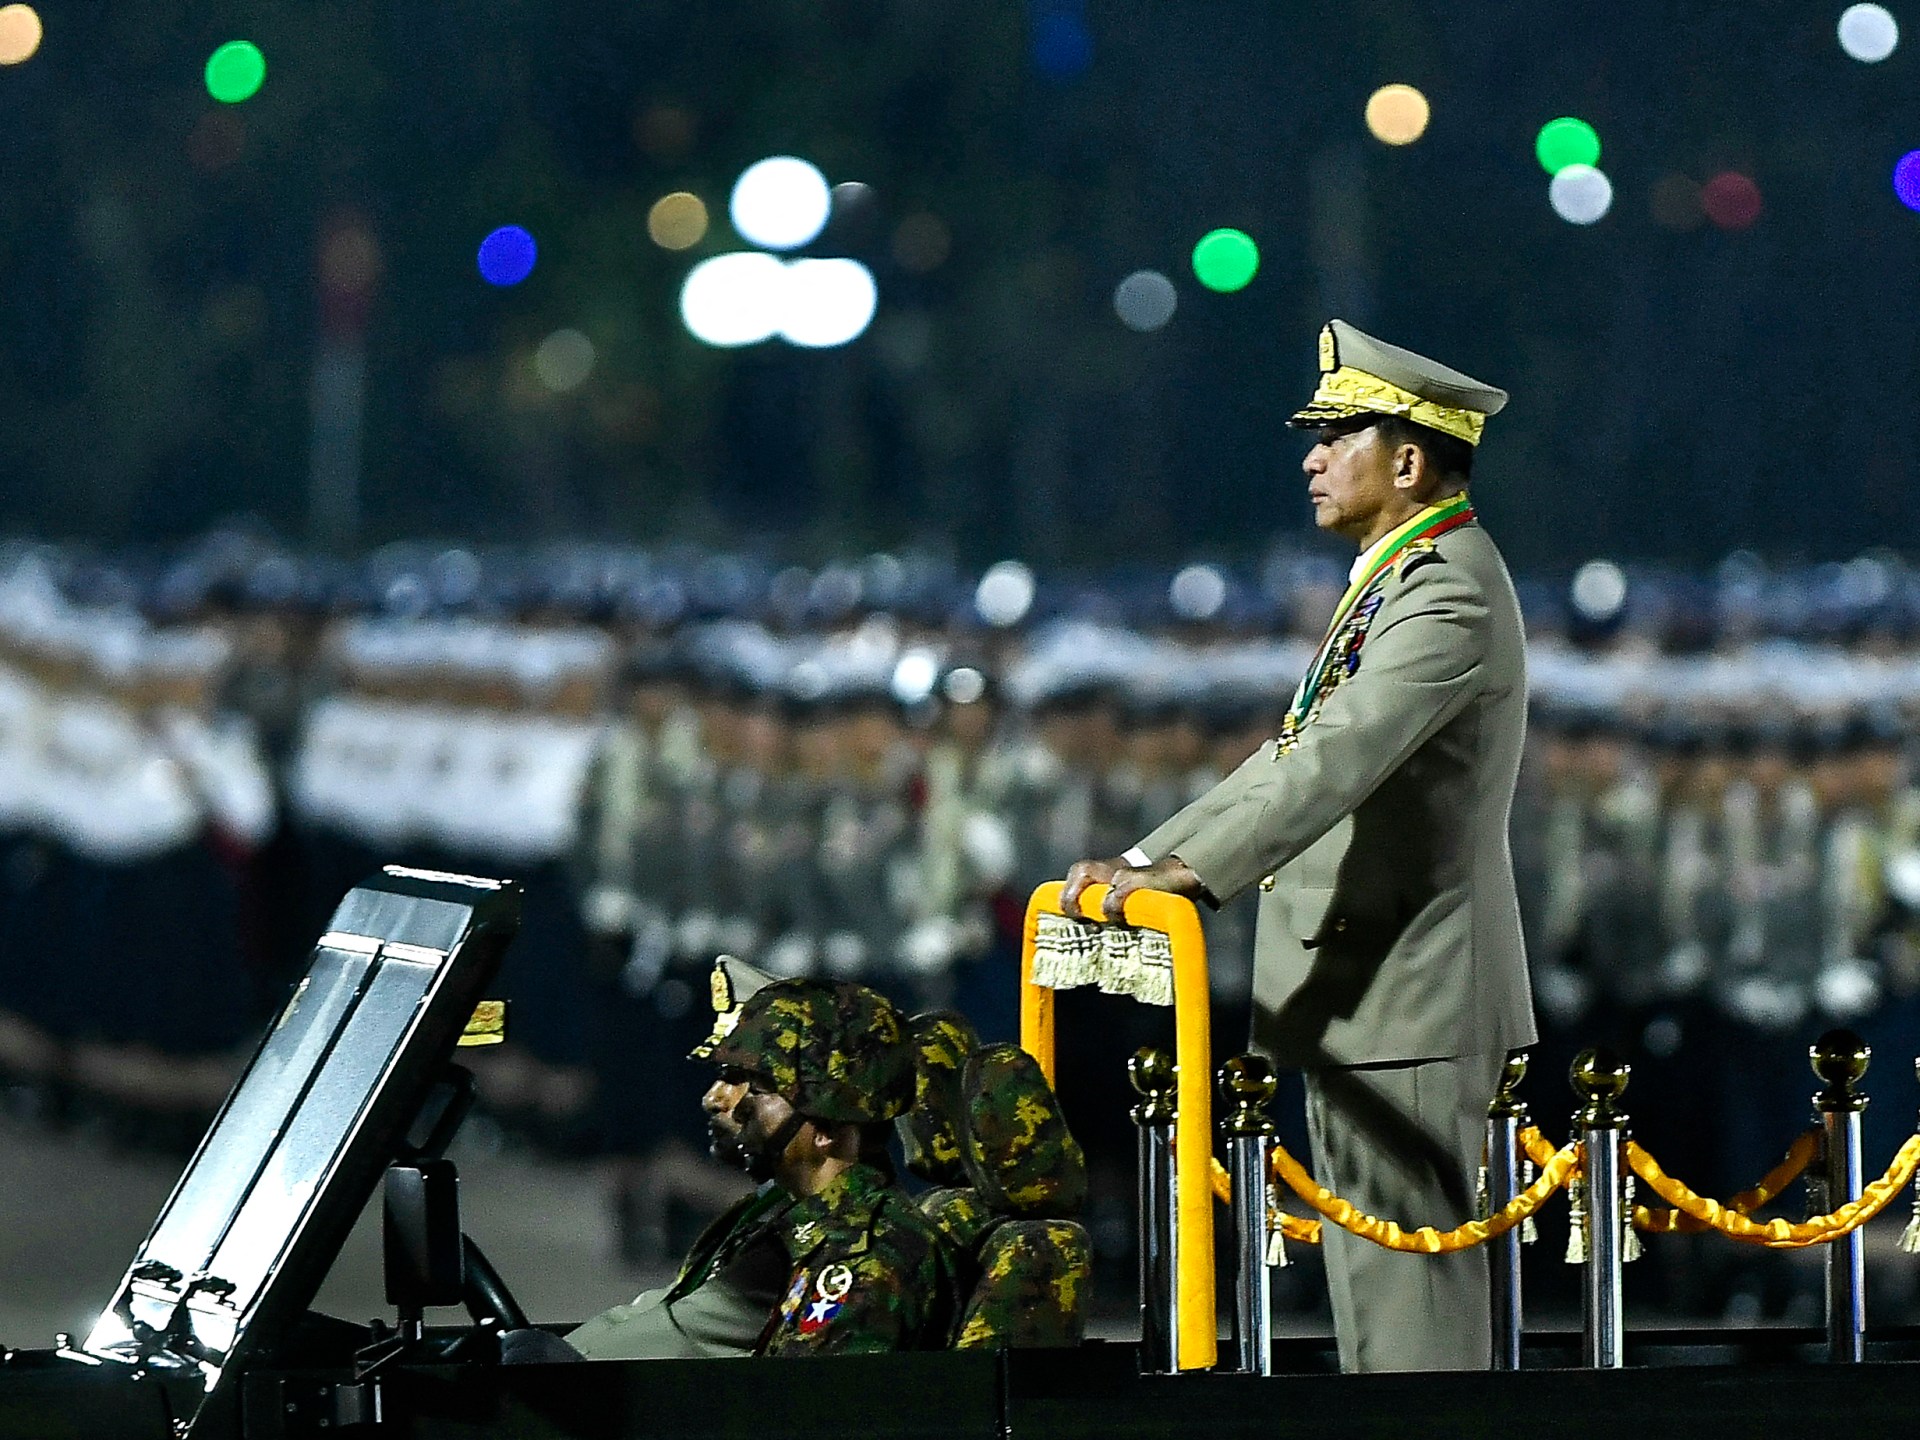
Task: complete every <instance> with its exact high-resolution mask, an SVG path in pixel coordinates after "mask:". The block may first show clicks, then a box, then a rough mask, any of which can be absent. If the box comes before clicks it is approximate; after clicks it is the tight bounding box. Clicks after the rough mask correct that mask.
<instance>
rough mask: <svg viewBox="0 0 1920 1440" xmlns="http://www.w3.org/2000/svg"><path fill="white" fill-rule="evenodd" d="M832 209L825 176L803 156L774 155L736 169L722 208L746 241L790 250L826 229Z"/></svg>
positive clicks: (831, 197)
mask: <svg viewBox="0 0 1920 1440" xmlns="http://www.w3.org/2000/svg"><path fill="white" fill-rule="evenodd" d="M832 209H833V192H832V191H831V190H830V189H828V188H827V177H826V176H824V175H822V174H821V173H820V172H819V170H818V169H816V168H815V167H814V166H812V165H809V164H808V163H807V162H806V161H805V160H801V159H799V158H797V157H795V156H792V155H775V156H772V157H771V158H769V159H766V160H761V161H759V162H758V163H756V164H753V165H749V166H748V167H747V168H746V169H745V170H743V171H742V172H741V174H740V178H739V179H738V180H736V181H734V182H733V199H732V200H731V202H729V204H728V207H727V213H728V214H729V215H731V216H732V217H733V228H734V229H735V230H737V231H739V232H740V237H741V238H742V239H743V240H746V241H747V242H748V243H750V244H753V245H764V246H766V247H767V249H769V250H792V249H795V248H797V247H799V246H801V245H804V244H806V243H807V242H808V241H809V240H811V239H813V237H814V236H816V235H818V234H819V233H820V232H821V231H822V230H823V229H825V228H826V224H827V216H828V214H829V213H830V212H831V211H832Z"/></svg>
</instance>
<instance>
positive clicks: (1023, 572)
mask: <svg viewBox="0 0 1920 1440" xmlns="http://www.w3.org/2000/svg"><path fill="white" fill-rule="evenodd" d="M973 608H974V609H976V610H978V611H979V612H980V618H981V619H982V620H984V621H986V622H987V623H988V624H989V625H993V626H997V627H999V628H1001V629H1005V628H1006V627H1007V626H1009V625H1018V624H1019V623H1020V622H1021V621H1022V620H1023V619H1025V618H1026V614H1027V611H1029V610H1031V609H1032V608H1033V571H1031V570H1029V569H1028V568H1027V567H1026V566H1025V565H1022V564H1021V563H1020V562H1019V561H1018V560H1002V561H1001V562H1000V563H999V564H997V565H994V566H991V567H990V568H989V569H988V570H987V573H986V574H984V575H982V576H981V577H980V585H979V588H978V589H976V590H975V591H974V592H973Z"/></svg>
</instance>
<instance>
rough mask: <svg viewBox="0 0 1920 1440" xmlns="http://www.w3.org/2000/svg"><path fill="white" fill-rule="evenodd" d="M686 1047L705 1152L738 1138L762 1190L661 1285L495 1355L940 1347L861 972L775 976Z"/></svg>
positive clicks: (901, 1064) (943, 1294)
mask: <svg viewBox="0 0 1920 1440" xmlns="http://www.w3.org/2000/svg"><path fill="white" fill-rule="evenodd" d="M745 968H746V967H737V966H736V967H735V970H736V972H738V971H744V970H745ZM716 1008H718V1007H717V1006H716ZM728 1028H729V1027H727V1026H726V1024H725V1022H724V1021H722V1022H720V1023H719V1024H717V1025H716V1031H719V1030H722V1029H728ZM694 1053H695V1058H705V1059H708V1060H711V1061H712V1062H713V1063H714V1064H716V1065H718V1066H720V1067H721V1072H720V1077H719V1079H718V1080H716V1081H715V1082H714V1084H713V1086H712V1087H711V1088H710V1089H709V1090H708V1091H707V1094H706V1097H705V1098H704V1100H703V1101H702V1104H703V1106H704V1108H705V1109H706V1111H707V1115H708V1124H709V1128H710V1130H711V1132H712V1134H713V1137H714V1148H715V1153H716V1154H722V1155H724V1154H726V1153H727V1152H729V1151H731V1152H733V1153H736V1154H737V1155H738V1156H739V1157H740V1158H741V1160H742V1162H743V1163H744V1164H745V1166H746V1168H747V1170H748V1173H749V1174H752V1175H754V1176H755V1177H756V1178H757V1179H760V1180H762V1181H763V1182H764V1183H763V1184H762V1186H761V1188H760V1190H758V1191H757V1192H755V1194H754V1195H753V1196H751V1197H749V1198H748V1199H747V1200H745V1201H743V1202H742V1203H741V1204H740V1205H738V1206H736V1207H735V1208H734V1210H732V1211H730V1212H728V1214H726V1215H724V1216H722V1217H721V1219H720V1220H719V1221H717V1222H716V1223H715V1224H714V1225H713V1226H711V1227H709V1229H708V1231H707V1233H706V1234H705V1235H704V1236H702V1238H701V1240H700V1242H699V1243H697V1244H696V1245H695V1247H694V1250H693V1253H692V1254H691V1255H690V1256H689V1258H688V1262H687V1264H686V1265H685V1266H684V1267H683V1268H682V1270H681V1273H680V1276H679V1278H678V1279H677V1280H675V1282H674V1283H673V1284H672V1285H671V1286H668V1287H667V1288H666V1289H664V1290H660V1291H649V1292H648V1293H646V1294H643V1295H641V1296H640V1297H639V1298H638V1299H637V1300H635V1301H634V1302H633V1303H632V1304H631V1305H621V1306H616V1307H615V1308H614V1309H612V1310H609V1311H607V1312H605V1313H604V1314H602V1315H599V1316H596V1317H595V1318H594V1319H592V1320H589V1321H587V1322H586V1323H585V1324H583V1325H581V1326H580V1327H579V1328H578V1329H577V1330H575V1331H574V1332H573V1333H572V1334H571V1335H570V1336H569V1337H568V1340H567V1342H553V1341H552V1337H547V1338H546V1340H544V1341H527V1342H524V1343H515V1342H519V1341H520V1337H523V1336H526V1335H527V1334H528V1332H524V1331H522V1332H515V1334H514V1336H512V1337H509V1341H508V1342H507V1343H506V1344H504V1345H503V1350H504V1351H505V1353H506V1356H507V1358H508V1359H554V1358H567V1356H568V1354H569V1353H571V1354H577V1355H580V1356H584V1357H586V1358H588V1359H654V1358H666V1357H674V1358H691V1357H699V1356H723V1355H749V1354H763V1355H790V1354H827V1353H853V1352H859V1351H875V1350H911V1349H938V1348H940V1347H942V1346H943V1345H944V1344H945V1343H946V1338H947V1335H948V1333H949V1331H950V1329H951V1327H952V1316H953V1303H954V1302H953V1279H952V1274H951V1268H950V1264H951V1262H950V1261H949V1259H948V1257H947V1254H946V1251H945V1249H944V1247H943V1246H942V1244H941V1242H940V1240H939V1238H938V1237H937V1236H936V1235H935V1233H934V1232H933V1230H932V1228H931V1227H930V1226H929V1225H928V1223H927V1222H926V1221H925V1220H924V1219H923V1218H922V1217H921V1215H920V1213H919V1212H918V1211H917V1210H916V1209H915V1208H914V1206H913V1202H912V1201H911V1200H910V1199H909V1198H908V1197H907V1195H906V1193H905V1192H904V1191H902V1190H901V1189H899V1187H898V1186H897V1185H896V1184H895V1183H894V1182H893V1178H892V1175H891V1173H890V1169H889V1167H888V1166H887V1164H886V1160H885V1150H884V1143H883V1138H882V1137H883V1136H884V1130H883V1128H882V1127H884V1126H885V1124H886V1122H887V1121H889V1120H891V1119H893V1118H894V1117H895V1116H897V1115H899V1114H900V1113H901V1112H902V1111H903V1110H905V1109H906V1107H907V1105H908V1104H909V1103H910V1102H911V1100H912V1093H913V1092H912V1064H913V1057H912V1052H911V1050H910V1049H909V1048H908V1046H907V1043H906V1037H905V1030H904V1027H903V1024H902V1022H901V1019H900V1016H899V1014H898V1012H897V1011H895V1010H894V1008H893V1006H892V1005H891V1004H890V1003H888V1001H887V1000H886V999H884V998H883V997H882V996H880V995H878V994H876V993H875V992H874V991H872V990H869V989H867V988H866V987H864V986H860V985H853V984H849V983H844V982H827V981H814V980H782V981H776V982H773V983H771V984H766V985H764V986H763V987H762V988H759V989H757V990H755V991H754V993H753V994H751V995H750V996H749V997H747V998H746V999H745V1000H744V1001H743V1002H742V1003H741V1004H740V1006H739V1007H738V1013H737V1017H736V1019H735V1022H734V1023H733V1024H732V1026H731V1027H730V1031H729V1033H726V1034H724V1035H721V1036H720V1037H719V1038H718V1040H717V1041H710V1042H709V1044H703V1045H702V1046H700V1047H698V1048H697V1049H696V1050H695V1052H694ZM560 1344H565V1346H566V1350H565V1351H562V1350H560V1349H559V1348H558V1347H559V1345H560Z"/></svg>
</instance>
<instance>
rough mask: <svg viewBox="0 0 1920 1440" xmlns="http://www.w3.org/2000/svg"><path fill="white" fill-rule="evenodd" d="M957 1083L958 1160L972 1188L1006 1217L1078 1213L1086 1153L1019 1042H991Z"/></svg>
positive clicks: (1083, 1196) (975, 1055)
mask: <svg viewBox="0 0 1920 1440" xmlns="http://www.w3.org/2000/svg"><path fill="white" fill-rule="evenodd" d="M962 1085H963V1091H962V1093H963V1103H964V1105H965V1111H964V1114H965V1117H966V1118H965V1139H964V1142H963V1145H962V1160H963V1163H964V1164H965V1165H966V1169H967V1175H968V1178H969V1179H971V1180H972V1181H973V1184H974V1186H975V1188H976V1189H978V1190H979V1191H980V1193H981V1194H982V1195H984V1196H985V1197H986V1199H987V1200H988V1202H989V1203H990V1204H991V1205H992V1206H993V1207H994V1208H995V1209H996V1210H999V1211H1001V1212H1002V1213H1004V1214H1008V1215H1018V1216H1030V1217H1035V1218H1051V1217H1062V1218H1065V1217H1070V1216H1073V1215H1075V1214H1077V1213H1078V1212H1079V1210H1080V1206H1081V1203H1082V1202H1083V1201H1084V1200H1085V1199H1086V1195H1087V1161H1086V1156H1085V1155H1084V1154H1083V1153H1082V1152H1081V1149H1080V1144H1079V1142H1078V1141H1076V1140H1075V1139H1074V1138H1073V1132H1072V1131H1070V1130H1069V1129H1067V1117H1066V1116H1065V1115H1063V1114H1062V1113H1061V1111H1060V1102H1059V1100H1058V1099H1057V1098H1055V1096H1054V1093H1053V1087H1052V1086H1051V1085H1049V1084H1048V1083H1047V1077H1046V1075H1045V1074H1044V1073H1043V1072H1042V1071H1041V1069H1040V1062H1039V1061H1037V1060H1035V1059H1034V1058H1033V1056H1031V1055H1029V1054H1028V1053H1027V1052H1026V1051H1024V1050H1022V1049H1021V1048H1020V1047H1019V1046H1018V1045H989V1046H987V1047H986V1048H985V1049H981V1050H976V1051H975V1052H974V1053H973V1055H972V1057H971V1058H969V1059H968V1061H967V1068H966V1074H965V1079H964V1081H963V1082H962Z"/></svg>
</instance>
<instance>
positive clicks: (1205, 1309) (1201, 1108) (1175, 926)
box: [1020, 880, 1219, 1370]
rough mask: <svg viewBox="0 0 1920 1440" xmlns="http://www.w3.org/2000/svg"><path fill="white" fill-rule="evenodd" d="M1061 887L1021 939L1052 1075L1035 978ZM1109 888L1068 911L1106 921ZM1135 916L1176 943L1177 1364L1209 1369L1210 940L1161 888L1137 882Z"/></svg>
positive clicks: (1027, 1043)
mask: <svg viewBox="0 0 1920 1440" xmlns="http://www.w3.org/2000/svg"><path fill="white" fill-rule="evenodd" d="M1061 889H1062V885H1061V882H1060V881H1058V880H1051V881H1049V882H1047V883H1046V884H1045V885H1042V886H1041V887H1040V888H1039V889H1037V890H1035V891H1034V892H1033V897H1032V898H1031V899H1030V900H1028V902H1027V921H1026V926H1025V929H1024V931H1023V933H1022V935H1021V943H1020V1045H1021V1048H1022V1049H1024V1050H1025V1051H1026V1052H1027V1053H1028V1054H1029V1055H1031V1056H1033V1058H1034V1059H1035V1060H1037V1061H1039V1062H1040V1068H1041V1070H1042V1071H1044V1072H1045V1074H1046V1077H1047V1080H1048V1083H1050V1084H1051V1083H1052V1081H1053V1078H1054V1029H1053V991H1052V990H1050V989H1048V988H1047V987H1046V986H1044V985H1036V984H1034V983H1033V951H1034V941H1035V939H1036V937H1037V936H1038V934H1039V929H1040V917H1041V915H1043V914H1051V915H1066V914H1067V912H1066V911H1064V910H1062V909H1061V908H1060V891H1061ZM1107 889H1108V887H1107V886H1105V885H1089V886H1088V887H1087V888H1086V889H1085V890H1084V891H1082V892H1081V895H1080V910H1081V913H1080V914H1078V915H1069V916H1068V917H1067V918H1069V919H1074V920H1092V921H1095V922H1098V923H1105V921H1106V917H1105V916H1104V915H1103V914H1101V911H1100V906H1101V903H1102V902H1103V901H1104V900H1105V899H1106V897H1107ZM1126 923H1127V924H1128V925H1131V926H1134V927H1135V928H1137V929H1141V930H1158V931H1160V932H1161V933H1162V934H1163V935H1165V936H1166V937H1167V940H1168V943H1169V944H1170V946H1171V947H1172V951H1173V1028H1174V1063H1175V1064H1176V1065H1177V1066H1178V1071H1179V1074H1178V1080H1177V1087H1178V1088H1177V1089H1176V1091H1175V1103H1176V1105H1177V1107H1178V1108H1177V1110H1176V1112H1175V1115H1174V1122H1173V1157H1174V1159H1173V1163H1174V1177H1175V1178H1174V1185H1175V1196H1176V1201H1175V1204H1176V1212H1177V1213H1176V1220H1175V1230H1176V1234H1177V1236H1178V1241H1177V1249H1176V1264H1177V1267H1178V1268H1177V1272H1176V1276H1175V1282H1174V1283H1175V1291H1176V1294H1177V1296H1178V1299H1179V1307H1180V1333H1179V1335H1178V1336H1177V1337H1176V1341H1175V1346H1174V1352H1175V1353H1174V1367H1175V1368H1176V1369H1179V1370H1208V1369H1211V1368H1212V1367H1213V1365H1214V1362H1215V1361H1216V1360H1217V1359H1218V1358H1219V1338H1218V1336H1217V1335H1216V1333H1215V1324H1216V1319H1215V1315H1214V1299H1213V1283H1214V1282H1213V1186H1212V1183H1211V1179H1210V1172H1211V1166H1212V1163H1213V1089H1212V1076H1213V1056H1212V1053H1211V1043H1212V1042H1211V1035H1210V1025H1211V1018H1210V1015H1209V1005H1210V999H1209V994H1208V990H1207V943H1206V940H1205V939H1204V938H1203V936H1202V935H1201V932H1200V912H1199V911H1198V910H1196V909H1194V908H1193V902H1192V901H1191V900H1187V899H1183V898H1182V897H1181V896H1178V895H1169V894H1166V893H1165V892H1163V891H1159V890H1136V891H1134V892H1133V893H1132V894H1131V895H1129V896H1127V904H1126Z"/></svg>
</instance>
